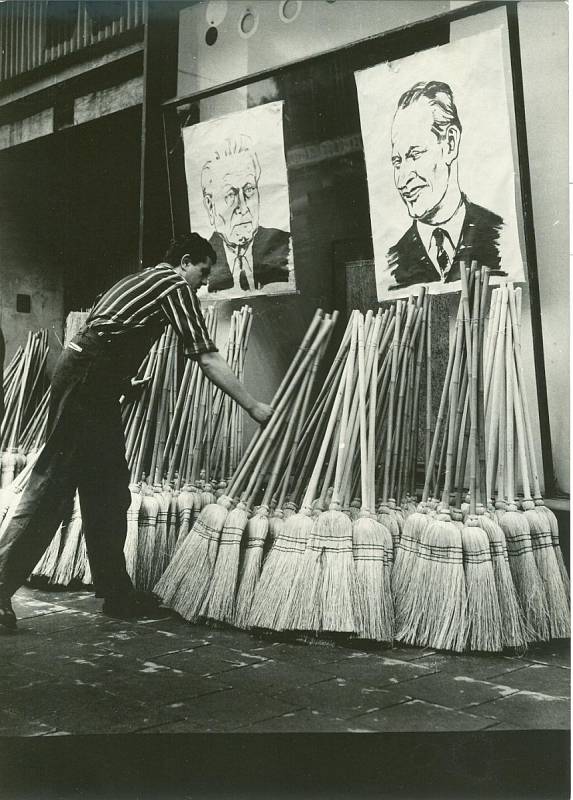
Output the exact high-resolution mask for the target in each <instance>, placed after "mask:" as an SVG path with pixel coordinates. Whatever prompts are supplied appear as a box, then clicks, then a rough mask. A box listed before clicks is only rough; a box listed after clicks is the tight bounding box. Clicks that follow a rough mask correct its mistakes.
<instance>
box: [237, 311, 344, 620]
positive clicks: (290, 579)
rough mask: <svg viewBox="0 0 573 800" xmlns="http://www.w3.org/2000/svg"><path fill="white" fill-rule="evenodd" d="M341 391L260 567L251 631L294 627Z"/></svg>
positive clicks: (342, 390)
mask: <svg viewBox="0 0 573 800" xmlns="http://www.w3.org/2000/svg"><path fill="white" fill-rule="evenodd" d="M352 319H354V316H353V317H352ZM347 371H348V370H347V368H345V370H344V375H346V374H347ZM344 390H345V380H341V381H340V382H339V384H338V387H337V390H336V394H335V396H334V401H333V404H332V408H331V410H330V415H329V419H328V423H327V427H326V431H325V433H324V436H323V438H322V442H321V446H320V449H319V452H318V454H317V456H316V459H315V462H314V468H313V471H312V475H311V476H310V479H309V482H308V485H307V489H306V492H305V496H304V498H303V501H302V508H301V511H300V513H291V514H288V515H287V513H286V511H285V515H284V525H283V528H282V530H280V531H279V534H278V536H277V538H276V540H275V542H274V544H273V546H272V548H271V550H270V552H269V554H268V556H267V558H266V560H265V562H264V564H263V569H262V572H261V576H260V579H259V583H258V585H257V588H256V590H255V596H254V598H253V604H252V606H251V613H250V615H249V625H250V626H251V627H253V628H264V629H269V630H284V629H286V628H289V629H290V628H293V627H295V625H294V624H293V612H291V606H294V605H295V604H297V605H299V604H300V598H299V597H298V594H299V593H300V591H301V590H302V588H304V587H301V589H298V588H295V586H298V574H299V571H300V570H299V565H300V562H301V561H302V559H303V557H304V554H305V550H306V544H307V539H308V537H309V535H310V531H311V529H312V527H313V519H312V517H311V509H312V503H313V501H314V498H315V497H316V492H317V488H318V482H319V480H320V475H321V473H322V469H323V466H324V461H325V458H326V453H327V451H328V448H329V444H330V440H331V438H332V435H333V433H334V428H335V425H336V424H337V416H338V411H339V408H340V404H341V401H342V396H343V394H344ZM285 507H286V504H285Z"/></svg>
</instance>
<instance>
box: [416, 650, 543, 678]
mask: <svg viewBox="0 0 573 800" xmlns="http://www.w3.org/2000/svg"><path fill="white" fill-rule="evenodd" d="M416 663H417V664H423V665H425V666H429V667H432V668H433V669H435V670H436V671H439V672H444V673H448V674H450V675H465V674H467V675H471V676H472V677H474V678H482V679H489V678H490V677H491V678H493V677H495V676H496V675H504V674H505V673H506V672H511V671H512V670H515V669H520V668H521V667H525V666H527V665H528V664H529V661H526V660H525V659H524V658H523V657H521V656H515V657H513V658H511V657H505V656H499V655H493V654H492V655H489V654H487V655H486V654H481V653H472V654H471V655H465V654H463V655H462V654H459V653H431V654H430V655H426V656H422V657H421V658H419V659H417V660H416Z"/></svg>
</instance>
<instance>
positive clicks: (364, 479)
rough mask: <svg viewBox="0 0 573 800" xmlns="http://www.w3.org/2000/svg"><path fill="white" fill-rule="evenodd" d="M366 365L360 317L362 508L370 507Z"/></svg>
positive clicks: (359, 376)
mask: <svg viewBox="0 0 573 800" xmlns="http://www.w3.org/2000/svg"><path fill="white" fill-rule="evenodd" d="M365 370H366V365H365V363H364V319H363V317H362V314H360V316H359V317H358V404H359V414H360V479H361V496H362V507H363V508H367V507H368V450H367V448H368V435H367V431H366V376H365V374H364V373H365Z"/></svg>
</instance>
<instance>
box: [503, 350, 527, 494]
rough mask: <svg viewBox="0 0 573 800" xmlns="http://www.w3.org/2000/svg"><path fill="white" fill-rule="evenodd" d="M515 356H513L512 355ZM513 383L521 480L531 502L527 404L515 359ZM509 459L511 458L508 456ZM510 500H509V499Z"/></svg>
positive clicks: (511, 367) (512, 366)
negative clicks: (523, 397) (526, 424)
mask: <svg viewBox="0 0 573 800" xmlns="http://www.w3.org/2000/svg"><path fill="white" fill-rule="evenodd" d="M512 355H513V354H512ZM510 371H511V382H512V396H513V402H514V409H515V428H516V430H517V447H518V452H519V463H520V466H521V473H522V475H521V478H522V483H523V499H524V500H531V487H530V484H529V470H528V452H527V450H528V443H527V435H526V432H525V428H524V408H525V404H524V402H522V398H521V392H520V388H519V383H518V379H517V372H516V369H515V363H514V361H513V357H512V359H511V365H510ZM508 458H509V456H508ZM512 489H513V491H512V495H511V500H514V499H515V489H514V487H512ZM508 499H509V498H508Z"/></svg>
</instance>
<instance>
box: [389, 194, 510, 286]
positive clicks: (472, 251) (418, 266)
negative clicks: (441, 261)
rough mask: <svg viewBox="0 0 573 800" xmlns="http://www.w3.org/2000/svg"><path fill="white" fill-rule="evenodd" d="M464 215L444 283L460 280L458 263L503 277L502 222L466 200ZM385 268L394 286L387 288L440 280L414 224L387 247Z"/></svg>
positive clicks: (495, 215)
mask: <svg viewBox="0 0 573 800" xmlns="http://www.w3.org/2000/svg"><path fill="white" fill-rule="evenodd" d="M464 202H465V204H466V216H465V219H464V224H463V226H462V231H461V235H460V241H459V243H458V246H457V249H456V253H455V256H454V263H453V265H452V267H451V269H450V271H449V272H448V275H447V277H446V279H445V282H446V283H452V282H454V281H459V280H460V262H461V261H464V262H466V263H467V264H468V265H469V264H470V263H471V262H472V261H473V260H475V261H477V263H478V266H480V267H484V266H485V267H489V268H490V270H491V272H490V275H500V276H506V275H507V273H505V272H503V270H501V269H500V254H499V233H500V230H501V227H502V225H503V220H502V218H501V217H499V216H498V215H497V214H494V213H493V212H492V211H488V210H487V208H482V206H478V205H476V204H475V203H470V202H469V201H468V200H467V199H466V198H465V197H464ZM387 259H388V266H389V267H390V270H391V274H392V277H393V278H394V281H395V282H396V285H395V286H394V285H392V286H390V287H389V289H390V291H391V290H392V289H400V288H402V287H404V286H412V285H413V284H416V283H431V282H433V281H439V280H440V276H439V273H438V271H437V269H436V267H435V266H434V264H433V263H432V261H431V259H430V257H429V256H428V253H427V252H426V248H425V247H424V245H423V243H422V240H421V239H420V236H419V234H418V230H417V227H416V225H415V223H413V224H412V226H411V227H410V228H408V230H407V231H406V233H405V234H404V235H403V236H402V238H401V239H400V241H399V242H397V244H395V245H394V246H393V247H391V248H390V250H389V251H388V254H387Z"/></svg>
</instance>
